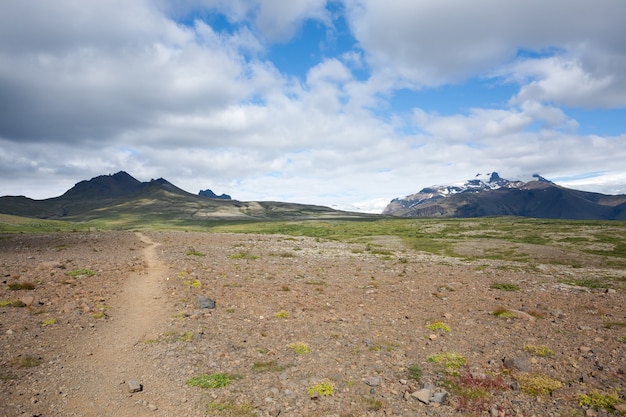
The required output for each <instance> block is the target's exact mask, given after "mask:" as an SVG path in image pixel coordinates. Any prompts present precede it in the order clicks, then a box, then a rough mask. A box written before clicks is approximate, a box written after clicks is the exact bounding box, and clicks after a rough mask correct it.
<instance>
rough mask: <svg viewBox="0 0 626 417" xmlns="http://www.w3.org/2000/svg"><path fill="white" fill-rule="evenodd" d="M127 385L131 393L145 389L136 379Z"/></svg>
mask: <svg viewBox="0 0 626 417" xmlns="http://www.w3.org/2000/svg"><path fill="white" fill-rule="evenodd" d="M127 385H128V392H130V393H133V392H140V391H143V385H141V384H140V383H139V381H137V380H136V379H131V380H129V381H128V383H127Z"/></svg>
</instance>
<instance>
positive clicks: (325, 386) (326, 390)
mask: <svg viewBox="0 0 626 417" xmlns="http://www.w3.org/2000/svg"><path fill="white" fill-rule="evenodd" d="M334 392H335V387H334V386H333V384H332V383H331V382H329V381H323V382H319V383H317V384H315V385H313V386H312V387H310V388H309V389H308V390H307V394H309V396H310V397H329V396H331V395H333V394H334Z"/></svg>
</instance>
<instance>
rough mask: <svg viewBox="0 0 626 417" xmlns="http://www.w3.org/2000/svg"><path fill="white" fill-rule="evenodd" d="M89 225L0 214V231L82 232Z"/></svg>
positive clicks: (86, 229)
mask: <svg viewBox="0 0 626 417" xmlns="http://www.w3.org/2000/svg"><path fill="white" fill-rule="evenodd" d="M89 227H90V226H88V225H86V223H75V222H68V221H65V220H42V219H33V218H30V217H20V216H12V215H10V214H0V232H2V233H50V232H82V231H88V230H89Z"/></svg>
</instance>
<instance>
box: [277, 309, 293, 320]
mask: <svg viewBox="0 0 626 417" xmlns="http://www.w3.org/2000/svg"><path fill="white" fill-rule="evenodd" d="M274 317H276V318H277V319H286V318H287V317H289V313H288V312H286V311H285V310H281V311H279V312H278V313H276V314H274Z"/></svg>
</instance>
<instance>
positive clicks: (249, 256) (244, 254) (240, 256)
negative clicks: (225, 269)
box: [228, 252, 260, 259]
mask: <svg viewBox="0 0 626 417" xmlns="http://www.w3.org/2000/svg"><path fill="white" fill-rule="evenodd" d="M228 257H229V258H230V259H259V258H260V256H258V255H253V254H251V253H250V252H239V253H235V254H232V255H229V256H228Z"/></svg>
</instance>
